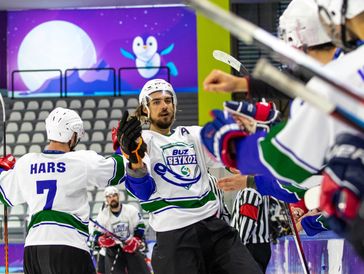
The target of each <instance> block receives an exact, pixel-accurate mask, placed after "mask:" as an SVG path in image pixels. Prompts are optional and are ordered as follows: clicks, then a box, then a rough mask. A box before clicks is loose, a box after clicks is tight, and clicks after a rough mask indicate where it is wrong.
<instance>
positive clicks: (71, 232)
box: [0, 150, 125, 251]
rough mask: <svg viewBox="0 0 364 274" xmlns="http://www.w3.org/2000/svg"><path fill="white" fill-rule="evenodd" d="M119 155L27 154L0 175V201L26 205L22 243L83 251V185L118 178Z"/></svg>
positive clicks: (86, 207) (86, 206)
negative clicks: (24, 232)
mask: <svg viewBox="0 0 364 274" xmlns="http://www.w3.org/2000/svg"><path fill="white" fill-rule="evenodd" d="M124 168H125V167H124V161H123V159H122V157H121V156H119V155H114V156H112V157H110V158H104V157H102V156H100V155H98V154H97V153H96V152H93V151H85V150H81V151H75V152H67V153H63V152H59V151H45V152H44V153H28V154H26V155H24V156H22V157H21V158H20V159H18V160H17V162H16V164H15V166H14V169H12V170H9V171H4V172H2V173H1V174H0V200H1V202H3V203H5V204H6V205H7V206H15V205H18V204H21V203H27V204H28V211H29V214H30V216H31V219H30V223H29V226H28V230H29V231H28V235H27V237H26V240H25V246H32V245H68V246H73V247H76V248H80V249H84V250H86V251H89V248H88V247H87V244H86V240H87V237H88V219H89V214H90V207H89V203H88V199H87V187H88V186H98V187H105V186H107V185H116V184H119V183H121V181H122V180H123V177H124V171H125V169H124Z"/></svg>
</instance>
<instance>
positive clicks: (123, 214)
mask: <svg viewBox="0 0 364 274" xmlns="http://www.w3.org/2000/svg"><path fill="white" fill-rule="evenodd" d="M97 222H98V223H99V224H100V225H102V226H103V227H105V228H106V229H107V230H109V231H111V232H113V233H114V234H116V235H117V236H119V237H120V238H121V239H122V240H124V241H126V240H128V239H129V238H131V237H133V235H134V231H135V230H136V229H140V230H143V231H144V229H145V224H144V221H143V218H142V215H141V214H140V212H139V211H138V209H136V208H135V207H134V206H132V205H128V204H122V208H121V211H120V214H119V215H117V216H115V214H113V213H112V212H111V210H110V207H109V206H106V207H105V208H104V209H103V210H102V211H100V213H99V214H98V215H97ZM96 230H98V231H100V232H102V233H104V232H105V231H103V230H102V229H99V228H98V227H97V226H96Z"/></svg>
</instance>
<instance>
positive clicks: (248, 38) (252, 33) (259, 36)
mask: <svg viewBox="0 0 364 274" xmlns="http://www.w3.org/2000/svg"><path fill="white" fill-rule="evenodd" d="M184 1H185V2H186V3H187V4H190V5H191V6H192V7H193V8H194V9H196V10H198V11H200V12H201V13H202V14H204V15H205V16H206V17H208V18H209V19H211V20H212V21H214V22H215V23H217V24H219V25H220V26H222V27H223V28H225V29H227V30H229V31H230V32H231V33H232V34H233V35H234V36H235V37H237V38H238V39H240V40H242V41H243V42H244V43H245V44H248V45H251V44H254V45H256V46H257V47H259V48H262V49H264V50H266V51H267V52H268V53H270V56H271V57H272V58H273V59H275V60H277V61H279V62H283V63H286V64H288V65H289V67H290V68H291V69H293V70H294V71H298V70H300V71H301V72H303V73H304V74H305V75H307V76H309V77H312V76H317V77H318V78H320V79H322V81H324V82H327V83H329V84H330V85H332V86H334V87H335V88H336V91H338V92H341V93H343V94H344V95H346V96H347V97H348V98H351V99H352V100H353V101H354V102H356V103H358V102H357V101H359V103H360V104H361V105H362V104H364V98H363V97H361V96H359V95H358V94H361V93H362V91H361V90H360V89H359V88H358V87H356V86H353V85H352V84H351V83H349V82H347V83H344V82H343V81H341V80H339V79H338V78H337V77H335V76H333V75H332V74H330V73H329V72H327V71H325V70H323V69H322V65H321V64H320V63H319V62H317V61H315V60H314V59H312V58H310V57H308V56H306V55H305V54H304V53H302V52H300V51H299V50H297V49H295V48H293V47H291V46H289V45H287V44H286V43H284V42H283V41H281V40H280V39H278V38H276V37H275V36H273V35H271V34H270V33H268V32H267V31H265V30H263V29H261V28H259V27H258V26H256V25H254V24H252V23H250V22H249V21H247V20H245V19H243V18H241V17H238V16H237V15H235V14H233V13H231V12H228V11H226V10H223V9H222V8H220V7H218V6H217V5H215V4H212V3H211V2H209V1H207V0H184ZM332 92H335V91H332ZM341 107H343V108H345V105H342V106H341ZM363 116H364V114H363Z"/></svg>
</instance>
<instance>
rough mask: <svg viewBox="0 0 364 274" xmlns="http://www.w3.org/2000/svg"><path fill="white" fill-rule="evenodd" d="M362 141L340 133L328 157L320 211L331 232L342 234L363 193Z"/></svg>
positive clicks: (356, 209) (356, 211)
mask: <svg viewBox="0 0 364 274" xmlns="http://www.w3.org/2000/svg"><path fill="white" fill-rule="evenodd" d="M363 156H364V139H362V138H361V137H358V136H354V135H351V134H342V135H340V136H339V137H338V138H337V139H336V144H335V146H334V147H333V148H332V149H331V151H330V153H329V154H328V157H327V158H328V163H327V166H326V167H325V169H324V179H323V182H322V185H321V198H320V209H321V210H322V211H323V214H324V216H325V217H327V218H328V224H329V226H330V228H332V229H333V230H334V231H335V232H337V233H339V234H343V233H345V232H346V231H347V229H349V227H348V225H350V224H351V223H352V221H353V220H354V219H355V217H356V216H357V214H358V209H359V205H360V200H361V199H362V198H363V194H364V181H363V178H364V163H363V159H364V157H363Z"/></svg>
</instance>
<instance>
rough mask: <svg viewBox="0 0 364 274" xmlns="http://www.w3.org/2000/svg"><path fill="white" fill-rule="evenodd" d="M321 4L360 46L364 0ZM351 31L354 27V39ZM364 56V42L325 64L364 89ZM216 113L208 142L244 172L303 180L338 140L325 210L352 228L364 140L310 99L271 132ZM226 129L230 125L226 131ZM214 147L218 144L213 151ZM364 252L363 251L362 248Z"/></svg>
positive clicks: (340, 99)
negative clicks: (248, 128) (248, 129)
mask: <svg viewBox="0 0 364 274" xmlns="http://www.w3.org/2000/svg"><path fill="white" fill-rule="evenodd" d="M317 3H318V4H319V9H318V10H319V14H320V15H321V17H322V21H324V22H326V23H328V24H329V25H328V26H329V28H328V29H330V31H331V33H333V34H338V32H336V29H337V27H340V24H341V30H342V31H339V34H338V35H339V37H340V38H341V39H340V41H342V42H341V45H343V46H345V48H346V49H348V48H350V47H353V45H356V46H358V45H360V44H359V43H358V40H360V39H364V31H363V29H364V1H363V0H348V1H346V0H331V1H325V0H318V1H317ZM346 31H349V33H350V38H348V37H349V36H347V32H346ZM336 40H337V39H336ZM336 40H335V41H336ZM363 57H364V47H363V46H359V47H358V48H357V49H356V50H355V51H353V52H350V53H348V54H346V55H345V56H344V57H342V58H340V59H337V60H335V61H333V62H331V63H330V64H328V65H327V66H326V67H325V68H324V69H325V70H327V71H329V72H330V73H331V74H335V75H336V76H337V77H338V78H340V79H341V80H344V81H345V80H346V81H348V82H350V83H351V84H352V85H355V86H357V87H359V88H361V89H362V90H364V81H363V79H364V78H363V75H364V74H363V60H364V58H363ZM308 85H309V86H310V87H311V88H312V89H314V90H316V91H318V92H321V93H322V94H323V95H325V96H329V94H330V99H331V100H332V101H333V102H335V103H337V104H338V105H342V104H343V105H346V106H347V107H349V108H351V109H353V110H355V105H354V104H353V102H352V101H351V100H349V99H348V98H347V97H345V96H343V95H341V94H339V93H335V95H332V93H329V91H330V90H333V89H334V88H333V87H332V86H330V85H328V84H325V83H323V82H322V81H319V80H317V79H313V80H312V81H311V82H310V83H309V84H308ZM214 114H215V121H214V122H213V123H212V124H208V125H207V126H206V127H205V130H204V131H203V132H202V138H203V141H204V143H205V144H206V145H207V147H208V149H209V150H210V151H211V152H212V153H214V154H215V156H217V157H218V158H220V159H223V162H224V163H225V164H227V165H232V166H235V165H237V166H238V168H239V169H240V171H241V172H243V173H244V174H256V173H259V174H266V175H268V176H269V175H271V176H274V177H277V178H279V179H280V180H281V181H285V182H289V183H292V184H295V183H298V184H301V183H303V182H304V181H305V180H306V179H307V178H308V177H310V176H311V175H312V174H316V173H319V172H320V171H321V169H322V167H323V165H324V163H325V155H327V152H328V150H329V148H330V147H331V146H332V145H333V144H334V143H336V145H335V147H334V148H333V150H332V151H331V153H330V154H329V155H328V157H327V160H328V163H327V167H326V168H325V171H324V180H323V183H322V190H323V192H322V199H321V209H322V210H323V211H324V213H325V214H326V216H328V217H329V225H330V227H331V228H332V229H334V230H335V231H337V232H339V233H345V232H347V231H348V230H350V227H347V225H348V224H351V223H352V220H353V219H354V218H355V217H356V216H357V211H358V207H359V200H360V199H362V195H363V193H364V188H363V185H362V182H361V179H359V178H361V175H360V174H362V172H363V164H362V162H361V161H360V160H359V158H358V157H359V156H358V155H360V151H361V149H362V148H363V147H364V145H363V144H364V142H363V140H362V139H361V138H360V137H358V136H356V132H355V131H354V130H352V129H351V128H349V127H347V126H344V125H343V124H341V123H339V122H337V121H335V120H333V119H331V118H328V117H327V116H325V115H324V114H322V113H321V112H319V111H318V110H316V109H315V108H314V107H312V106H310V105H309V104H306V103H304V104H301V105H300V107H299V108H297V111H296V112H295V114H294V115H293V116H292V117H291V119H290V120H288V122H287V123H286V124H281V125H280V126H277V127H275V128H273V130H272V131H271V132H270V133H269V134H268V135H267V136H264V134H261V133H257V134H254V135H251V136H248V137H247V136H246V134H244V133H242V132H241V131H237V130H236V128H237V127H236V126H234V121H233V120H232V119H231V117H228V116H224V114H223V113H222V112H220V111H215V112H214ZM223 128H224V129H226V130H224V131H223V132H221V129H223ZM207 133H208V135H207ZM215 133H217V134H215ZM348 133H349V134H348ZM239 135H240V137H238V136H239ZM244 135H245V136H244ZM228 144H229V145H230V147H229V149H227V146H226V145H228ZM213 147H219V149H215V150H214V149H213ZM343 152H346V153H343ZM352 242H354V241H353V240H352ZM359 242H360V243H361V242H362V241H359ZM354 244H355V243H354ZM361 248H362V247H361ZM361 254H362V255H363V254H364V252H363V250H361Z"/></svg>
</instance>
